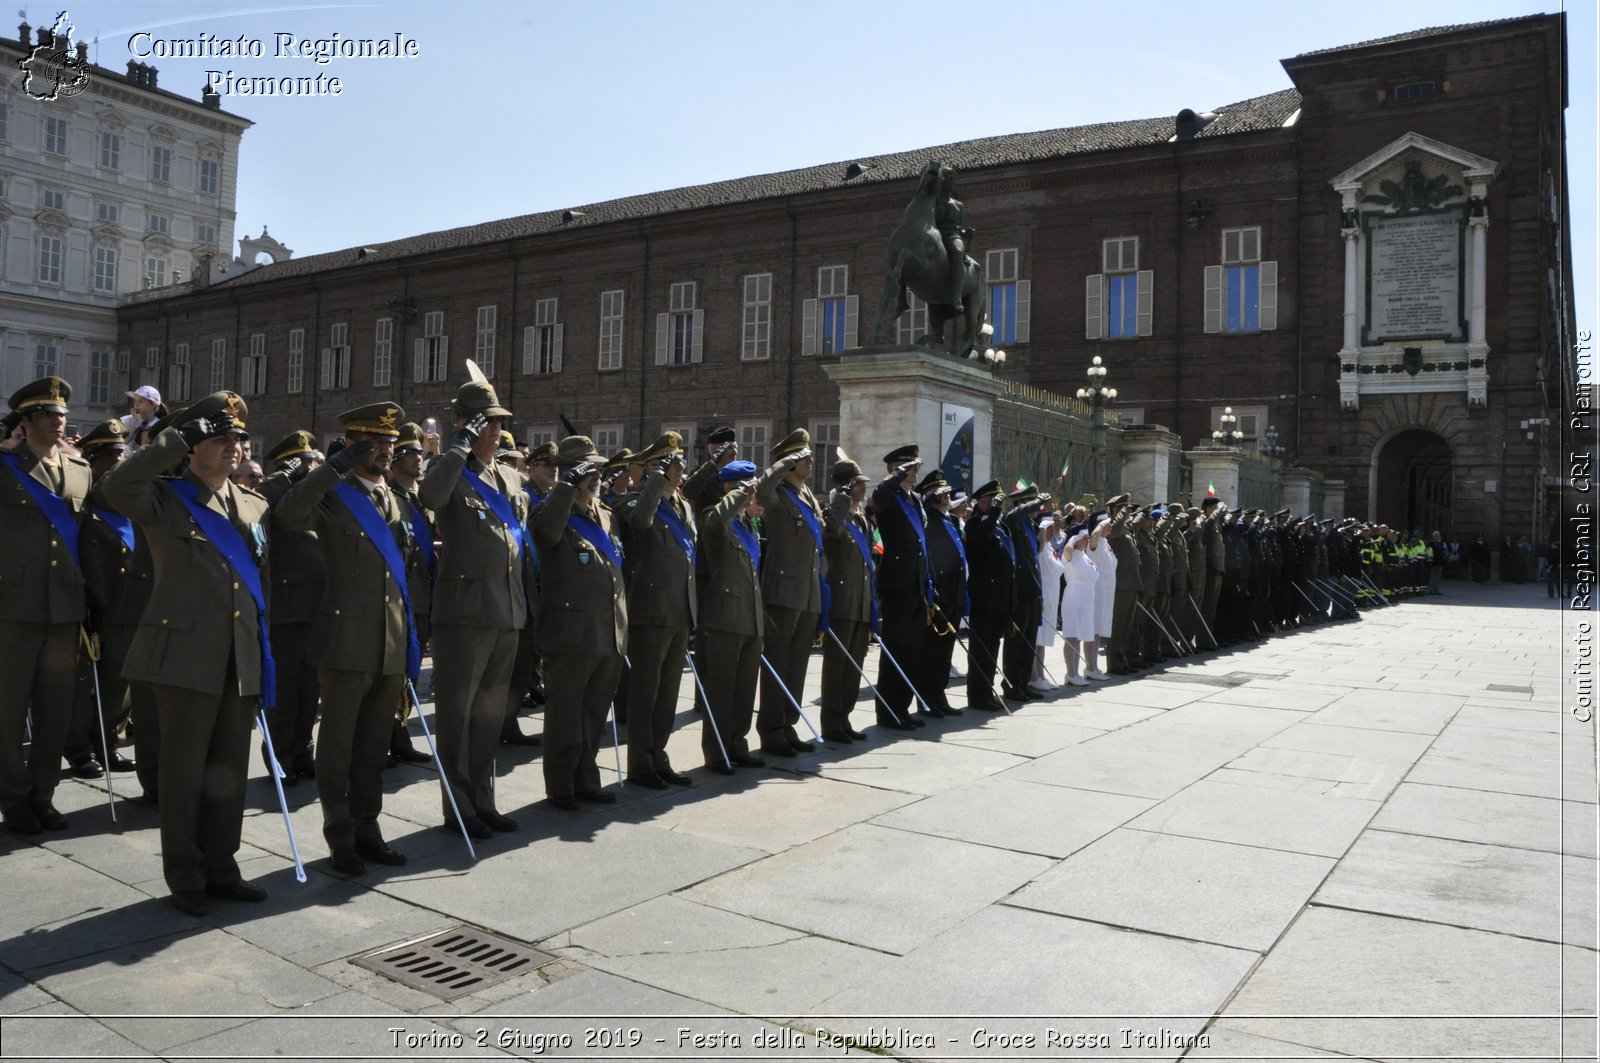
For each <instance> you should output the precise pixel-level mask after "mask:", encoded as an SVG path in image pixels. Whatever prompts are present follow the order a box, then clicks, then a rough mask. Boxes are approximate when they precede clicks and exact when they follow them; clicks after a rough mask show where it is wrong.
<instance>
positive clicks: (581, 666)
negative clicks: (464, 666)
mask: <svg viewBox="0 0 1600 1063" xmlns="http://www.w3.org/2000/svg"><path fill="white" fill-rule="evenodd" d="M604 462H605V459H604V458H603V457H602V456H601V455H600V454H599V453H598V452H597V451H596V450H595V449H594V443H593V442H591V441H590V439H589V437H588V436H568V437H566V438H565V439H563V440H562V441H561V442H560V443H559V444H558V445H557V453H556V464H557V466H558V467H559V468H560V469H561V470H562V472H561V479H560V481H559V482H558V483H557V484H556V485H555V486H554V487H552V488H551V489H550V497H549V498H547V499H545V503H544V505H542V506H540V507H539V509H538V510H537V511H536V512H535V513H534V515H533V526H532V527H531V528H530V529H529V530H530V531H531V532H532V533H533V538H534V542H535V543H536V544H537V547H538V550H539V581H540V583H539V586H540V593H541V599H542V600H541V601H540V603H539V617H538V624H539V635H538V638H539V652H540V653H541V654H543V656H544V661H545V670H546V675H545V698H546V701H545V711H544V788H545V796H546V797H547V798H548V799H549V801H550V803H551V804H552V805H554V806H555V807H557V808H559V809H561V810H563V811H566V812H574V811H577V809H578V808H579V807H581V806H580V804H579V802H580V801H592V802H594V803H596V804H612V803H614V802H615V801H616V797H615V796H613V795H612V794H609V793H606V792H605V791H604V790H602V789H601V788H600V769H599V767H598V765H597V764H596V763H595V756H596V754H597V753H598V752H599V749H600V733H601V729H602V728H603V726H604V724H605V719H606V712H607V709H608V708H609V707H610V705H611V700H612V698H613V697H614V696H615V694H616V689H617V679H618V677H619V676H620V675H621V674H622V657H623V655H624V654H625V653H627V652H628V602H627V597H626V595H625V594H624V589H625V587H624V577H623V572H622V552H621V549H620V544H619V543H618V541H617V539H616V536H615V534H614V533H613V531H612V514H611V512H610V510H608V509H607V508H606V507H604V506H603V505H601V504H600V474H601V466H602V465H603V464H604ZM447 541H448V540H447ZM639 711H640V713H646V712H648V711H649V710H648V708H647V707H646V706H642V705H641V706H639Z"/></svg>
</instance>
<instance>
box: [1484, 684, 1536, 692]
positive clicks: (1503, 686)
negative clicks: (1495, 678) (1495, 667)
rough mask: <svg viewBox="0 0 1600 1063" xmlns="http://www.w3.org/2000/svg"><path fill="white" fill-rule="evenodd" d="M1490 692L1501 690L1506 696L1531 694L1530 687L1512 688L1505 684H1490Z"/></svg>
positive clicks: (1531, 689)
mask: <svg viewBox="0 0 1600 1063" xmlns="http://www.w3.org/2000/svg"><path fill="white" fill-rule="evenodd" d="M1489 689H1490V690H1501V691H1504V692H1505V693H1507V694H1532V693H1533V688H1532V687H1514V686H1511V685H1510V684H1507V683H1490V684H1489Z"/></svg>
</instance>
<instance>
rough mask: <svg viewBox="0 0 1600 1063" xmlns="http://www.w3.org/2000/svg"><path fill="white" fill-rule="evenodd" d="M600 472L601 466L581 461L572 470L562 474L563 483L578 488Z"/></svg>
mask: <svg viewBox="0 0 1600 1063" xmlns="http://www.w3.org/2000/svg"><path fill="white" fill-rule="evenodd" d="M599 471H600V466H598V465H596V464H595V463H594V462H592V461H580V462H578V464H576V465H574V466H573V467H572V468H570V469H568V470H567V471H566V472H564V473H562V474H561V482H562V483H567V484H571V485H572V486H573V487H577V486H578V485H579V484H581V483H583V481H585V480H587V479H588V478H589V477H591V476H593V475H595V474H596V473H598V472H599Z"/></svg>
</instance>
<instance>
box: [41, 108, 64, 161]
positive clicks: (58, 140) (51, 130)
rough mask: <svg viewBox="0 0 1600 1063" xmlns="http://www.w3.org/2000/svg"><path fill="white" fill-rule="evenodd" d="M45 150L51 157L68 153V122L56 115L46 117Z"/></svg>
mask: <svg viewBox="0 0 1600 1063" xmlns="http://www.w3.org/2000/svg"><path fill="white" fill-rule="evenodd" d="M44 150H45V151H46V152H47V153H48V154H50V155H65V154H66V153H67V120H66V119H65V118H57V117H56V116H55V115H49V114H47V115H45V116H44Z"/></svg>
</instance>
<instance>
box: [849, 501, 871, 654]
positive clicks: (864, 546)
mask: <svg viewBox="0 0 1600 1063" xmlns="http://www.w3.org/2000/svg"><path fill="white" fill-rule="evenodd" d="M844 526H845V530H846V531H848V532H849V533H850V538H851V539H853V540H855V544H856V549H857V550H860V551H861V561H862V563H863V564H865V565H866V566H867V587H868V588H869V589H870V590H871V592H872V593H871V594H870V595H869V597H870V598H871V599H872V630H873V632H874V633H876V632H877V630H878V588H877V587H876V586H875V584H876V583H877V580H876V578H875V577H874V575H873V569H872V544H871V543H869V542H867V533H866V532H864V531H862V530H861V529H860V528H858V527H856V522H855V521H853V520H847V521H845V522H844Z"/></svg>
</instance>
